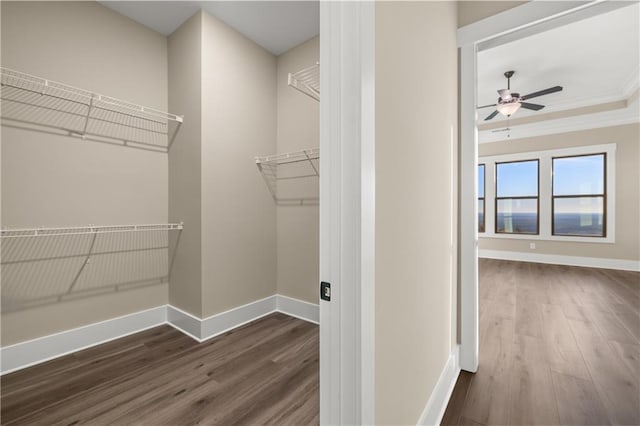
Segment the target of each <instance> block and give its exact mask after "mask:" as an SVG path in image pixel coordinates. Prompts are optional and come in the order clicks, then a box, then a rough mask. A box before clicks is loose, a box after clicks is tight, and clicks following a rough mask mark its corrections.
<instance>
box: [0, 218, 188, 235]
mask: <svg viewBox="0 0 640 426" xmlns="http://www.w3.org/2000/svg"><path fill="white" fill-rule="evenodd" d="M183 228H184V224H183V223H182V222H180V223H163V224H145V225H109V226H93V225H88V226H79V227H69V228H23V229H2V230H0V238H26V237H55V236H66V235H87V234H107V233H114V232H144V231H173V230H182V229H183Z"/></svg>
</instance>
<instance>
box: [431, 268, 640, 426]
mask: <svg viewBox="0 0 640 426" xmlns="http://www.w3.org/2000/svg"><path fill="white" fill-rule="evenodd" d="M478 272H479V281H480V282H479V298H480V306H479V312H480V315H479V319H480V324H479V328H480V342H479V347H480V357H479V361H480V363H479V364H480V365H479V368H478V372H477V373H475V374H471V373H466V374H468V377H465V379H464V381H459V382H458V383H457V384H456V388H454V392H453V394H452V399H451V400H450V403H449V405H448V406H447V410H446V411H445V414H444V417H443V424H452V425H463V424H469V425H478V424H480V425H507V424H508V425H514V424H567V425H578V424H634V425H635V424H640V340H639V339H640V273H637V272H628V271H613V270H605V269H594V268H581V267H573V266H561V265H543V264H536V263H525V262H511V261H504V260H494V259H480V261H479V271H478ZM458 387H460V389H458ZM467 388H468V389H467ZM461 395H466V396H465V397H464V398H462V397H461Z"/></svg>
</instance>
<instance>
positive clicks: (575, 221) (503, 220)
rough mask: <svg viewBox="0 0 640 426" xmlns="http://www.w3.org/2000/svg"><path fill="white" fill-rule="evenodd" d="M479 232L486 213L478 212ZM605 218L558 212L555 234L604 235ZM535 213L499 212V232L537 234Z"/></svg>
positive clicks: (482, 228) (598, 215)
mask: <svg viewBox="0 0 640 426" xmlns="http://www.w3.org/2000/svg"><path fill="white" fill-rule="evenodd" d="M478 223H479V226H478V232H484V215H483V213H482V212H479V213H478ZM602 224H603V218H602V214H601V213H593V214H583V213H556V214H555V235H579V236H580V235H584V236H602V235H603V226H602ZM537 227H538V224H537V219H536V214H535V213H510V214H503V213H500V214H498V232H506V233H514V234H535V233H536V231H537Z"/></svg>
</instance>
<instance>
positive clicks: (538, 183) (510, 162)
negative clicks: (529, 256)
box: [485, 158, 540, 235]
mask: <svg viewBox="0 0 640 426" xmlns="http://www.w3.org/2000/svg"><path fill="white" fill-rule="evenodd" d="M533 161H535V162H536V166H537V173H536V194H537V195H536V196H535V197H533V196H530V195H523V196H516V197H498V166H499V165H501V164H513V163H530V162H533ZM493 167H494V170H495V172H494V176H495V178H494V185H495V192H494V194H495V195H494V197H493V198H494V203H495V207H494V210H493V214H494V218H493V227H494V231H493V232H494V233H495V234H500V235H502V234H507V235H540V159H539V158H531V159H524V160H511V161H496V162H495V163H494V165H493ZM485 195H486V194H485ZM533 199H535V200H536V232H505V231H498V202H499V201H501V200H533Z"/></svg>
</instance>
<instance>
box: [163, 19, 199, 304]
mask: <svg viewBox="0 0 640 426" xmlns="http://www.w3.org/2000/svg"><path fill="white" fill-rule="evenodd" d="M168 56H169V58H168V61H169V108H173V109H175V110H176V111H183V112H181V114H184V116H185V120H184V124H183V125H182V127H181V129H180V132H179V133H178V134H177V135H176V139H175V141H174V143H173V146H172V147H171V151H170V152H169V220H171V221H184V223H185V228H184V229H183V231H182V233H181V234H180V240H179V241H174V244H173V245H172V253H171V255H172V256H173V255H175V258H174V262H173V269H172V271H171V281H172V282H173V285H170V286H169V303H171V305H173V306H175V307H177V308H179V309H182V310H184V311H187V312H190V313H192V314H193V315H196V316H201V315H202V255H201V253H202V203H201V194H202V162H201V152H202V66H201V59H202V13H201V12H198V13H196V14H195V15H193V16H192V17H191V18H189V19H188V20H187V21H186V22H185V23H184V24H182V26H181V27H180V28H178V29H177V30H176V31H175V32H174V33H173V34H171V36H169V40H168Z"/></svg>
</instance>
